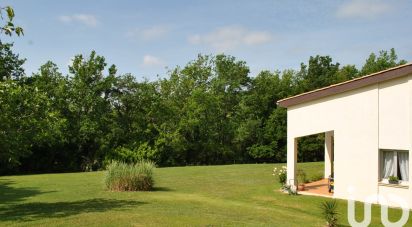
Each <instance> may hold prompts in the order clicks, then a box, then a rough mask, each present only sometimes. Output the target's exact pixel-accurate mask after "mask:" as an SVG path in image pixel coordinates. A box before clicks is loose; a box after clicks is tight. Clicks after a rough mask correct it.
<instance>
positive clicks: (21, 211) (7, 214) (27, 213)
mask: <svg viewBox="0 0 412 227" xmlns="http://www.w3.org/2000/svg"><path fill="white" fill-rule="evenodd" d="M142 204H144V203H143V202H137V201H129V200H115V199H90V200H82V201H74V202H56V203H41V202H36V203H23V204H17V205H9V206H4V207H1V208H0V221H35V220H38V219H42V218H60V217H67V216H72V215H77V214H82V213H89V212H105V211H108V210H125V209H130V208H132V207H135V206H138V205H142Z"/></svg>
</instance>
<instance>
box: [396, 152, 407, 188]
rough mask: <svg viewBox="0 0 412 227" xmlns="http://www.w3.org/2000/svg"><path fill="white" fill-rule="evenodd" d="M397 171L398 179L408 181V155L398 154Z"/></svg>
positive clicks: (405, 153) (404, 153)
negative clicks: (399, 173) (399, 174)
mask: <svg viewBox="0 0 412 227" xmlns="http://www.w3.org/2000/svg"><path fill="white" fill-rule="evenodd" d="M398 163H399V170H400V172H401V176H400V179H401V180H403V181H409V154H408V152H398Z"/></svg>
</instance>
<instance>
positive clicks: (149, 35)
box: [126, 26, 170, 40]
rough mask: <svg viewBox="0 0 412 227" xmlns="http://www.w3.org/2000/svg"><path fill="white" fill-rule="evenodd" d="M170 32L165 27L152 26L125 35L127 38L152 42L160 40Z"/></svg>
mask: <svg viewBox="0 0 412 227" xmlns="http://www.w3.org/2000/svg"><path fill="white" fill-rule="evenodd" d="M169 32H170V28H169V27H166V26H153V27H149V28H144V29H133V30H130V31H128V32H127V33H126V36H127V37H130V38H138V39H142V40H152V39H158V38H162V37H164V36H165V35H167V34H168V33H169Z"/></svg>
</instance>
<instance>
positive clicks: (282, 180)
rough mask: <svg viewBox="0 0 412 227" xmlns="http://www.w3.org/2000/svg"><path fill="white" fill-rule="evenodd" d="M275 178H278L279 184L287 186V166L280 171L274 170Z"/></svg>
mask: <svg viewBox="0 0 412 227" xmlns="http://www.w3.org/2000/svg"><path fill="white" fill-rule="evenodd" d="M272 175H273V176H275V177H277V178H278V182H279V183H280V184H282V185H284V184H286V178H287V171H286V166H282V167H281V168H280V169H278V168H276V167H275V168H274V169H273V173H272Z"/></svg>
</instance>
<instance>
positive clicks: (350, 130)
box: [278, 63, 412, 208]
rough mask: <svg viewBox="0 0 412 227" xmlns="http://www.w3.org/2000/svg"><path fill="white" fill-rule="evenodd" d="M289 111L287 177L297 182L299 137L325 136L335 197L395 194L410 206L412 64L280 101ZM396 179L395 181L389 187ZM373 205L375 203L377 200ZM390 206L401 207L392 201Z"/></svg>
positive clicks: (327, 163)
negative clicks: (394, 177) (390, 179)
mask: <svg viewBox="0 0 412 227" xmlns="http://www.w3.org/2000/svg"><path fill="white" fill-rule="evenodd" d="M278 105H280V106H282V107H286V108H287V118H288V119H287V137H288V138H287V140H288V142H287V171H288V172H287V178H288V183H289V184H296V180H295V179H296V162H297V139H298V138H299V137H303V136H307V135H312V134H317V133H325V143H326V144H325V178H327V177H328V176H329V175H331V174H332V172H333V175H334V181H335V186H334V194H333V197H335V198H341V199H349V198H351V199H355V200H358V201H366V200H367V198H368V197H370V196H373V195H380V196H384V197H386V198H390V196H391V195H396V196H397V197H399V198H401V199H402V200H403V201H406V202H407V203H408V205H409V207H411V208H412V187H411V186H412V185H410V182H412V178H411V175H410V174H409V169H411V164H410V162H409V157H410V155H409V153H410V151H411V150H412V64H411V63H410V64H406V65H402V66H399V67H395V68H391V69H388V70H385V71H381V72H378V73H374V74H371V75H367V76H364V77H360V78H356V79H354V80H350V81H346V82H343V83H339V84H335V85H332V86H329V87H325V88H321V89H317V90H314V91H310V92H307V93H303V94H300V95H297V96H293V97H290V98H286V99H283V100H280V101H279V102H278ZM389 176H397V177H398V178H399V179H400V181H399V183H397V184H396V183H389V181H388V178H389ZM375 202H376V203H379V202H378V201H377V200H376V201H375ZM390 205H392V206H400V205H399V204H398V203H394V202H393V201H392V202H391V203H390Z"/></svg>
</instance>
